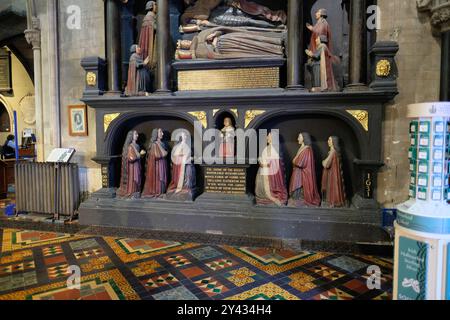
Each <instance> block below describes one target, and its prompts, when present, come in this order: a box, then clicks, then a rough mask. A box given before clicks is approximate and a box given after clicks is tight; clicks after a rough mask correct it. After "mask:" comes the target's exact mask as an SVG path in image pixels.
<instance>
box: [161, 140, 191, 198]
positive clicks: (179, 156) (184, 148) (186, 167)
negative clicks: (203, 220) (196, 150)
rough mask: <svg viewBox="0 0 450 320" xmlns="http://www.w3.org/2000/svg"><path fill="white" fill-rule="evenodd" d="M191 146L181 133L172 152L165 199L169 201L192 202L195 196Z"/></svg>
mask: <svg viewBox="0 0 450 320" xmlns="http://www.w3.org/2000/svg"><path fill="white" fill-rule="evenodd" d="M192 161H193V158H192V151H191V146H190V144H188V134H187V133H186V132H182V133H181V140H180V142H179V143H178V144H177V145H176V146H175V147H174V148H173V150H172V181H171V182H170V185H169V188H168V190H167V195H166V198H167V199H170V200H180V201H193V200H194V196H195V187H196V176H195V166H194V164H193V163H192Z"/></svg>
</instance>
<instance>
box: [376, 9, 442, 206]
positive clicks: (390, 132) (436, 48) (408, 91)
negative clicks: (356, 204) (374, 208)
mask: <svg viewBox="0 0 450 320" xmlns="http://www.w3.org/2000/svg"><path fill="white" fill-rule="evenodd" d="M378 5H379V6H380V12H381V30H379V31H378V34H377V40H378V41H387V40H393V41H398V43H399V46H400V51H399V52H398V54H397V64H398V69H399V78H398V87H399V92H400V94H399V95H398V96H397V97H396V98H395V100H394V101H393V102H392V103H390V104H388V105H387V106H386V109H385V121H384V123H383V140H384V146H383V149H384V155H383V159H384V162H385V164H386V166H385V167H384V168H383V169H382V170H381V172H380V175H379V180H378V199H379V201H380V202H381V203H382V204H383V205H384V206H385V207H388V208H390V207H393V206H394V205H395V204H398V203H401V202H403V201H405V200H407V199H408V186H409V160H408V148H409V143H410V141H409V120H408V119H407V118H406V107H407V105H408V104H411V103H416V102H428V101H438V100H439V81H440V63H441V60H440V59H441V52H440V40H439V39H438V38H434V37H432V33H431V25H430V21H429V18H428V17H426V16H425V15H422V14H420V13H419V12H418V11H417V7H416V1H411V0H396V1H391V0H378Z"/></svg>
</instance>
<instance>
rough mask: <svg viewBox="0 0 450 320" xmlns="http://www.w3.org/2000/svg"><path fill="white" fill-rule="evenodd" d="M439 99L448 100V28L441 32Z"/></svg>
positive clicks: (449, 45) (449, 35)
mask: <svg viewBox="0 0 450 320" xmlns="http://www.w3.org/2000/svg"><path fill="white" fill-rule="evenodd" d="M441 37H442V44H441V50H442V58H441V96H440V100H441V101H450V30H449V31H446V32H443V33H442V36H441Z"/></svg>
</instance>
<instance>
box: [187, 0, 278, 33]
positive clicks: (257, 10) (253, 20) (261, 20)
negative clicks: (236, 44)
mask: <svg viewBox="0 0 450 320" xmlns="http://www.w3.org/2000/svg"><path fill="white" fill-rule="evenodd" d="M190 4H191V6H189V7H188V8H187V9H186V11H185V12H184V14H183V15H182V16H181V27H180V31H181V32H182V33H184V32H186V33H188V32H196V31H201V30H204V29H205V28H210V27H217V26H229V27H243V26H252V27H260V28H285V24H286V20H287V18H286V13H285V12H284V11H282V10H277V11H274V10H271V9H269V8H267V7H265V6H262V5H260V4H257V3H255V2H251V1H247V0H225V1H222V0H198V1H196V2H195V3H194V4H192V3H190Z"/></svg>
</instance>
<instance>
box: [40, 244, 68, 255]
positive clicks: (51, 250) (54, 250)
mask: <svg viewBox="0 0 450 320" xmlns="http://www.w3.org/2000/svg"><path fill="white" fill-rule="evenodd" d="M61 253H63V251H62V248H61V246H60V245H55V246H49V247H46V248H43V249H42V254H43V255H44V257H50V256H55V255H58V254H61Z"/></svg>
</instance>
